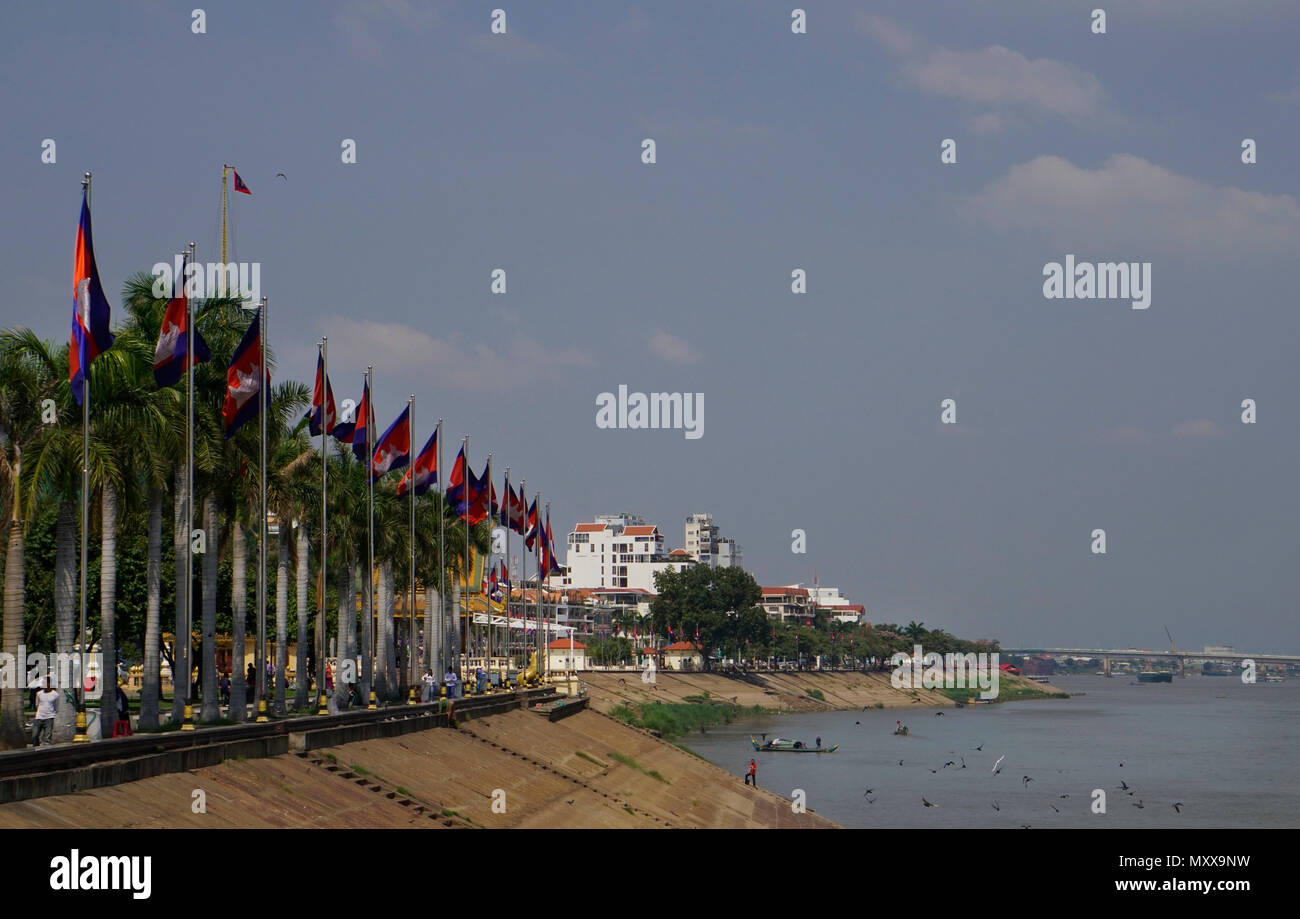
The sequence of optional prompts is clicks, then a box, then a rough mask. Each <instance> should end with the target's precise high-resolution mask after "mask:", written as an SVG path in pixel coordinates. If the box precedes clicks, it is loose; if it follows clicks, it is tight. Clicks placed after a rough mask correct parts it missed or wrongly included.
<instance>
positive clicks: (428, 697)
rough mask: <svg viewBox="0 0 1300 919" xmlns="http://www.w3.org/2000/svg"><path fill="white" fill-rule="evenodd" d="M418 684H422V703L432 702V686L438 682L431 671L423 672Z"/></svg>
mask: <svg viewBox="0 0 1300 919" xmlns="http://www.w3.org/2000/svg"><path fill="white" fill-rule="evenodd" d="M420 682H421V683H423V684H424V701H425V702H432V701H433V697H434V688H433V687H434V684H435V683H437V682H438V680H437V678H436V677H435V676H434V675H433V671H432V670H426V671H424V676H422V677H420Z"/></svg>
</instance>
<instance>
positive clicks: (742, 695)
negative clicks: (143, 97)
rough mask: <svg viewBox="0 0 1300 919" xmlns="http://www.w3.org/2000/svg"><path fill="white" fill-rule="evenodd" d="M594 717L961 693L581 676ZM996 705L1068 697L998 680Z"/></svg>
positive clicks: (693, 677) (823, 707) (809, 680)
mask: <svg viewBox="0 0 1300 919" xmlns="http://www.w3.org/2000/svg"><path fill="white" fill-rule="evenodd" d="M582 679H583V681H584V682H586V684H587V689H588V692H589V693H590V695H591V704H592V706H593V707H594V708H596V709H597V710H598V711H602V712H607V713H608V712H612V711H614V710H615V709H616V708H618V707H620V706H627V705H633V706H646V705H652V704H654V703H656V702H657V703H663V704H699V703H703V702H714V703H724V702H729V703H732V704H734V705H736V706H739V707H740V708H743V709H752V708H754V707H755V706H757V707H758V708H760V709H762V710H763V711H768V712H827V711H861V710H862V709H864V708H912V707H916V706H921V707H926V708H954V707H956V704H957V703H956V700H954V699H953V698H950V697H949V696H948V695H947V694H945V692H951V693H953V694H955V695H958V697H959V698H960V697H961V696H962V694H963V691H962V690H948V691H944V690H931V689H899V688H897V687H895V686H894V685H893V684H892V683H891V682H890V674H889V673H888V672H881V673H863V672H860V671H824V670H811V671H795V672H791V671H762V672H759V673H750V674H747V675H745V676H730V675H724V674H720V673H670V672H665V671H662V670H661V671H657V672H656V673H655V680H654V682H653V683H646V682H643V681H642V679H641V675H640V673H632V672H617V671H588V672H585V673H583V674H582ZM998 683H999V686H998V691H999V701H1020V700H1024V699H1048V698H1061V697H1065V696H1068V695H1069V693H1067V692H1066V691H1065V690H1063V689H1059V688H1058V687H1055V686H1052V685H1050V684H1047V683H1036V682H1034V681H1033V680H1027V679H1024V678H1022V677H1017V676H1010V675H1006V674H1003V675H1001V676H1000V677H999V680H998Z"/></svg>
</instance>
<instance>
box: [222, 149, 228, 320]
mask: <svg viewBox="0 0 1300 919" xmlns="http://www.w3.org/2000/svg"><path fill="white" fill-rule="evenodd" d="M229 172H230V165H229V164H228V163H222V164H221V264H222V265H225V264H226V262H227V258H226V175H227V174H228V173H229ZM225 288H226V273H225V271H224V270H223V271H222V272H221V290H220V295H221V296H225V294H226V289H225Z"/></svg>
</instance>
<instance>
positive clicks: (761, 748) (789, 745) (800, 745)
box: [749, 737, 840, 753]
mask: <svg viewBox="0 0 1300 919" xmlns="http://www.w3.org/2000/svg"><path fill="white" fill-rule="evenodd" d="M749 742H750V743H752V744H753V745H754V749H755V750H757V751H758V752H759V753H834V752H835V751H836V750H838V749H839V748H840V746H839V744H835V745H834V746H830V747H810V746H808V745H807V744H806V743H804V742H803V741H802V740H782V739H781V738H780V737H773V738H772V739H771V740H768V741H759V740H757V739H755V738H753V737H751V738H749Z"/></svg>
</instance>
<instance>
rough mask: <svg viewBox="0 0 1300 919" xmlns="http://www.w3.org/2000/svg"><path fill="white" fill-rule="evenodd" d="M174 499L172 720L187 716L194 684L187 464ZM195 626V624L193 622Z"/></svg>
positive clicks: (179, 473) (176, 721)
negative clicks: (184, 628) (186, 623)
mask: <svg viewBox="0 0 1300 919" xmlns="http://www.w3.org/2000/svg"><path fill="white" fill-rule="evenodd" d="M172 488H173V495H174V497H173V502H172V546H173V548H175V550H176V617H175V619H174V620H173V621H174V623H175V625H174V626H173V627H172V635H173V636H175V637H174V638H173V639H172V723H173V724H180V721H181V719H182V718H184V717H185V691H186V690H187V689H188V688H189V685H190V666H189V664H190V661H189V656H190V655H189V648H190V642H189V636H188V635H182V634H181V625H182V623H183V620H184V616H185V597H186V591H192V590H193V586H192V585H191V584H190V576H189V572H188V571H186V570H185V542H186V540H188V539H189V538H190V534H189V533H187V532H185V530H186V525H185V467H183V466H182V467H181V468H180V469H178V470H176V476H175V482H174V484H173V486H172ZM191 625H192V624H191Z"/></svg>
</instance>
